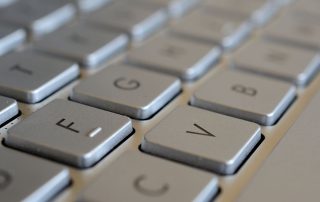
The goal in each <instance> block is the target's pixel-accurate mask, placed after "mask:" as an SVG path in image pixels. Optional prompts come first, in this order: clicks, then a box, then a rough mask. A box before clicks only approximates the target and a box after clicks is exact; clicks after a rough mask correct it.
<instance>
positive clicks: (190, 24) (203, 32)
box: [171, 7, 252, 50]
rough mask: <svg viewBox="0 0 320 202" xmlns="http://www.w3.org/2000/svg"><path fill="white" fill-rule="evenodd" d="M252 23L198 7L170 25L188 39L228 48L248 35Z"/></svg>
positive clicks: (231, 47) (173, 30)
mask: <svg viewBox="0 0 320 202" xmlns="http://www.w3.org/2000/svg"><path fill="white" fill-rule="evenodd" d="M251 30H252V24H251V23H249V22H248V21H247V19H246V18H242V17H234V16H230V15H225V14H221V13H219V12H215V11H214V10H212V9H211V8H210V7H204V8H200V9H198V10H196V11H194V12H192V13H191V14H190V15H187V16H186V17H184V18H183V19H182V20H181V21H179V22H177V23H176V24H174V25H173V27H172V30H171V31H172V32H173V33H176V34H178V35H181V36H184V37H187V38H189V39H197V40H199V41H204V42H209V43H213V44H219V45H221V46H222V47H223V48H224V49H227V50H230V49H233V48H235V47H236V46H238V45H239V44H240V43H241V42H242V41H243V40H244V39H245V38H247V37H248V35H249V34H250V32H251Z"/></svg>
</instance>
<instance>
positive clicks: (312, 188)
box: [238, 90, 320, 202]
mask: <svg viewBox="0 0 320 202" xmlns="http://www.w3.org/2000/svg"><path fill="white" fill-rule="evenodd" d="M319 103H320V91H319V90H318V92H317V94H316V95H315V97H314V98H313V99H312V101H311V102H310V103H309V105H308V106H307V108H306V109H305V110H304V112H303V113H302V114H301V116H300V117H299V118H298V120H297V121H296V122H295V123H294V125H293V126H292V127H291V128H290V129H289V131H288V132H287V133H286V135H285V137H284V138H283V139H282V140H281V141H280V143H279V144H278V145H277V147H276V148H275V150H274V151H273V152H272V153H271V155H270V156H269V157H268V158H267V160H266V161H265V163H264V164H263V166H262V167H261V169H260V170H259V171H258V172H257V174H256V176H255V177H254V178H253V180H252V182H251V183H250V184H249V186H248V188H246V189H245V190H244V193H243V194H242V196H241V197H240V199H239V200H238V201H243V202H255V201H261V202H264V201H314V200H316V199H317V198H318V197H319V186H318V185H319V184H320V177H319V175H317V174H316V173H317V172H318V171H319V167H320V165H319V161H318V160H317V157H316V155H317V154H319V152H320V147H319V141H320V137H319V120H320V108H319Z"/></svg>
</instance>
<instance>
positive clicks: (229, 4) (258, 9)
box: [204, 0, 278, 25]
mask: <svg viewBox="0 0 320 202" xmlns="http://www.w3.org/2000/svg"><path fill="white" fill-rule="evenodd" d="M204 6H210V7H212V8H213V9H214V10H217V11H219V12H225V13H226V14H228V15H234V16H242V17H244V18H247V20H251V21H252V22H253V23H255V24H258V25H261V24H265V23H266V22H267V21H268V20H269V19H270V18H271V17H272V16H273V15H274V14H275V12H276V11H277V10H278V5H277V4H275V3H273V1H271V0H207V1H205V3H204Z"/></svg>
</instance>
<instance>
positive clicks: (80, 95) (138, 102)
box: [71, 64, 181, 119]
mask: <svg viewBox="0 0 320 202" xmlns="http://www.w3.org/2000/svg"><path fill="white" fill-rule="evenodd" d="M180 90H181V82H180V80H179V79H178V78H176V77H172V76H167V75H163V74H159V73H155V72H151V71H148V70H143V69H140V68H136V67H133V66H128V65H123V64H118V65H113V66H110V67H107V68H106V69H104V70H102V71H100V72H98V73H97V74H96V75H94V76H92V77H90V78H88V79H86V80H84V81H82V82H80V84H79V85H78V86H76V87H75V88H74V89H73V92H72V95H71V99H72V100H75V101H77V102H80V103H83V104H86V105H90V106H93V107H97V108H100V109H104V110H108V111H112V112H115V113H119V114H124V115H127V116H130V117H133V118H136V119H147V118H149V117H150V116H152V115H154V114H155V113H156V112H157V111H158V110H160V109H161V108H162V107H163V106H164V105H165V104H167V103H168V102H169V101H170V100H171V99H172V98H173V97H174V96H175V95H177V94H178V93H179V91H180Z"/></svg>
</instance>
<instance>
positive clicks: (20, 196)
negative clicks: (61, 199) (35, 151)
mask: <svg viewBox="0 0 320 202" xmlns="http://www.w3.org/2000/svg"><path fill="white" fill-rule="evenodd" d="M0 153H1V155H0V201H3V202H5V201H8V202H9V201H24V202H32V201H48V200H52V198H53V197H54V196H55V195H56V194H58V193H59V192H60V191H62V190H63V188H65V187H66V186H67V185H68V184H69V181H70V177H69V172H68V169H66V168H64V167H62V166H60V165H57V164H54V163H52V162H49V161H46V160H43V159H39V158H37V157H34V156H31V155H27V154H23V153H22V152H18V151H15V150H11V149H7V148H4V147H3V146H2V145H0Z"/></svg>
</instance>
